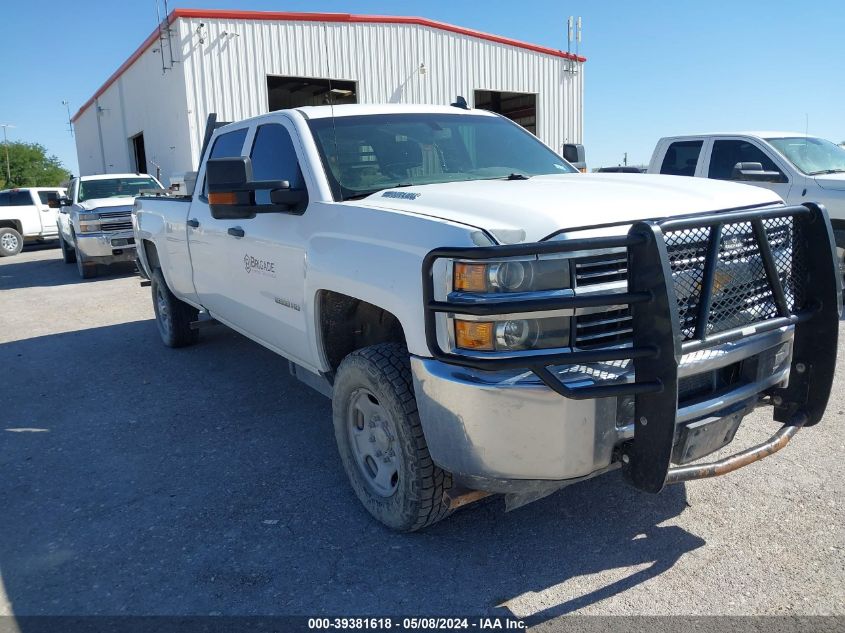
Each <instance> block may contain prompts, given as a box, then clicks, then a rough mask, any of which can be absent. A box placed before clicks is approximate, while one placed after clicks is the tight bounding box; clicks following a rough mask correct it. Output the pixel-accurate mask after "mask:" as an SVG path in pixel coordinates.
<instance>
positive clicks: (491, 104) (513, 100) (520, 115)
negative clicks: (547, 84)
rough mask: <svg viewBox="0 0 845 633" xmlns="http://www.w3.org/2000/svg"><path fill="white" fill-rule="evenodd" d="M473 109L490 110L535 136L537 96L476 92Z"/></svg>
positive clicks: (488, 91)
mask: <svg viewBox="0 0 845 633" xmlns="http://www.w3.org/2000/svg"><path fill="white" fill-rule="evenodd" d="M475 107H476V108H478V109H480V110H490V111H491V112H496V113H497V114H501V115H502V116H505V117H507V118H509V119H510V120H511V121H514V122H515V123H519V124H520V125H521V126H522V127H524V128H525V129H526V130H528V131H529V132H531V133H532V134H537V95H535V94H530V93H526V92H496V91H494V90H476V91H475Z"/></svg>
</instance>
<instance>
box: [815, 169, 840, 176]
mask: <svg viewBox="0 0 845 633" xmlns="http://www.w3.org/2000/svg"><path fill="white" fill-rule="evenodd" d="M822 174H845V169H820V170H819V171H811V172H810V175H811V176H821V175H822Z"/></svg>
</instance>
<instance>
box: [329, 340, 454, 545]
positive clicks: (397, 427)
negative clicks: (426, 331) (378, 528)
mask: <svg viewBox="0 0 845 633" xmlns="http://www.w3.org/2000/svg"><path fill="white" fill-rule="evenodd" d="M332 409H333V418H334V431H335V439H336V440H337V446H338V450H339V451H340V457H341V460H342V461H343V467H344V469H345V470H346V474H347V476H348V477H349V482H350V483H351V485H352V489H353V490H354V491H355V494H356V495H357V497H358V499H359V500H360V501H361V503H362V504H364V507H365V508H366V509H367V511H368V512H369V513H370V514H371V515H373V517H375V518H376V519H377V520H379V521H380V522H381V523H383V524H384V525H386V526H388V527H390V528H392V529H394V530H399V531H402V532H412V531H414V530H418V529H420V528H423V527H426V526H428V525H431V524H433V523H436V522H437V521H439V520H440V519H442V518H444V517H446V516H447V515H448V514H449V509H448V507H447V506H446V505H445V503H444V501H443V493H444V492H446V491H447V490H449V488H451V486H452V475H451V474H450V473H448V472H446V471H444V470H442V469H441V468H439V467H438V466H437V465H435V464H434V462H433V461H432V460H431V455H430V454H429V452H428V446H427V444H426V442H425V437H424V436H423V432H422V426H421V425H420V417H419V414H418V412H417V403H416V399H415V398H414V385H413V380H412V377H411V367H410V358H409V356H408V350H407V349H405V348H404V347H403V346H401V345H398V344H396V343H381V344H379V345H373V346H371V347H365V348H364V349H360V350H358V351H355V352H353V353H351V354H349V356H347V357H346V358H345V359H344V360H343V362H342V363H341V364H340V368H339V369H338V372H337V379H336V380H335V384H334V395H333V398H332Z"/></svg>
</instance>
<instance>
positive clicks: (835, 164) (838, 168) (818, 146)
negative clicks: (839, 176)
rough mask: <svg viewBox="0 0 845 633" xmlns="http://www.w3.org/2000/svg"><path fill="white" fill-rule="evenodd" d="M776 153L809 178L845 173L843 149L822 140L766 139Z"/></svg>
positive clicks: (798, 138)
mask: <svg viewBox="0 0 845 633" xmlns="http://www.w3.org/2000/svg"><path fill="white" fill-rule="evenodd" d="M766 140H767V141H768V142H769V143H770V144H771V145H772V146H773V147H774V148H775V149H776V150H777V151H779V152H780V153H781V154H783V155H784V157H785V158H786V159H787V160H788V161H789V162H790V163H792V164H793V165H795V166H796V167H797V168H798V169H800V170H801V171H803V172H804V173H805V174H808V175H810V176H817V175H819V174H836V173H839V172H845V149H842V148H841V147H839V146H838V145H836V144H834V143H831V142H830V141H826V140H824V139H823V138H809V137H808V138H805V137H796V138H767V139H766Z"/></svg>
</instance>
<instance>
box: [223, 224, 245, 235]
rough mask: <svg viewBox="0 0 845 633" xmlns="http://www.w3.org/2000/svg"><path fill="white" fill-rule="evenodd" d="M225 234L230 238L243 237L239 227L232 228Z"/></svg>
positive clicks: (242, 231)
mask: <svg viewBox="0 0 845 633" xmlns="http://www.w3.org/2000/svg"><path fill="white" fill-rule="evenodd" d="M226 232H227V233H228V234H229V235H231V236H232V237H243V236H244V230H243V229H242V228H241V227H239V226H233V227H232V228H231V229H229V230H228V231H226Z"/></svg>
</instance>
